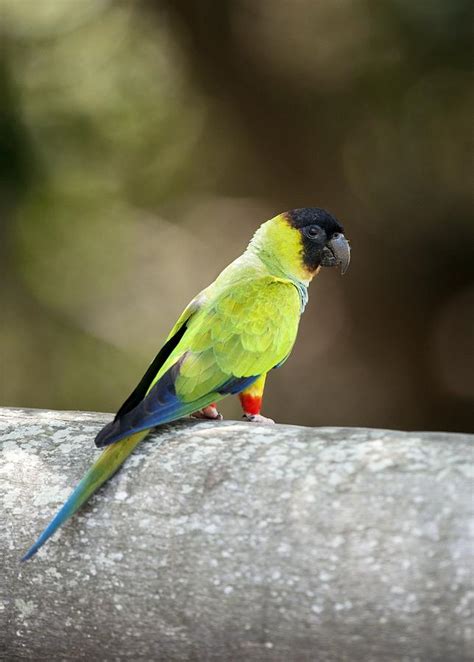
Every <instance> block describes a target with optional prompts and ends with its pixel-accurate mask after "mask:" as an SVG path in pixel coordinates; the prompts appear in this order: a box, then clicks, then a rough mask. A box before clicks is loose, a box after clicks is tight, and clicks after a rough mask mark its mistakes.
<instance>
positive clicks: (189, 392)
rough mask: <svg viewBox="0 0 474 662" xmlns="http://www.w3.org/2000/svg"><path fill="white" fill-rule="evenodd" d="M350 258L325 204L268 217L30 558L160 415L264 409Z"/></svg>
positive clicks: (172, 338) (165, 353)
mask: <svg viewBox="0 0 474 662" xmlns="http://www.w3.org/2000/svg"><path fill="white" fill-rule="evenodd" d="M349 261H350V248H349V244H348V242H347V240H346V238H345V237H344V229H343V227H342V225H341V224H340V223H339V221H338V220H337V219H336V218H334V216H332V215H331V214H329V213H328V212H327V211H325V210H323V209H319V208H316V207H311V208H303V209H293V210H291V211H288V212H285V213H282V214H279V215H278V216H275V217H274V218H272V219H271V220H269V221H267V222H265V223H263V224H262V225H261V226H260V227H259V229H258V230H257V231H256V232H255V234H254V236H253V238H252V239H251V241H250V243H249V245H248V247H247V249H246V250H245V252H244V253H243V254H242V255H241V256H240V257H238V258H237V259H236V260H235V261H234V262H232V263H231V264H230V265H229V266H228V267H227V268H226V269H224V271H222V273H221V274H219V276H218V277H217V278H216V280H215V281H214V282H213V283H212V284H211V285H209V287H207V288H206V289H205V290H203V291H202V292H200V293H199V294H198V295H197V296H196V297H195V298H194V299H193V300H192V301H191V303H190V304H189V305H188V307H187V308H186V309H185V310H184V312H183V313H182V315H181V316H180V317H179V319H178V321H177V322H176V324H175V325H174V327H173V329H172V330H171V332H170V334H169V336H168V338H167V339H166V342H165V344H164V345H163V347H162V348H161V349H160V351H159V352H158V354H157V355H156V357H155V359H154V360H153V362H152V363H151V364H150V366H149V368H148V370H147V371H146V373H145V375H144V376H143V378H142V380H141V381H140V383H139V384H138V386H137V387H136V389H135V390H134V391H133V392H132V394H131V395H130V396H129V397H128V398H127V400H126V401H125V402H124V404H123V405H122V406H121V407H120V409H119V410H118V412H117V414H116V416H115V418H114V420H113V421H111V422H110V423H108V424H107V425H106V426H105V427H104V428H103V429H102V430H101V431H100V432H99V433H98V435H97V437H96V440H95V443H96V445H97V446H98V447H100V448H102V447H106V448H105V450H104V451H103V453H102V455H101V456H100V457H99V459H98V460H97V462H96V463H95V464H94V465H93V466H92V467H91V468H90V469H89V471H88V472H87V473H86V474H85V476H84V478H83V479H82V480H81V482H80V483H79V484H78V486H77V487H76V489H75V490H74V491H73V493H72V494H71V496H70V497H69V498H68V500H67V501H66V503H65V504H64V505H63V506H62V508H61V509H60V510H59V511H58V513H57V514H56V516H55V517H54V518H53V520H52V521H51V522H50V524H49V525H48V526H47V527H46V529H45V530H44V531H43V533H42V534H41V535H40V537H39V538H38V540H37V541H36V542H35V543H34V545H33V546H32V547H31V548H30V549H29V550H28V551H27V552H26V554H25V555H24V556H23V559H22V560H27V559H29V558H31V557H32V556H33V555H34V554H35V553H36V552H37V551H38V549H39V548H40V547H41V546H42V545H43V544H44V543H45V542H46V540H48V538H49V537H50V536H51V535H52V534H53V533H54V532H55V531H56V529H58V528H59V527H60V526H61V524H63V523H64V522H65V521H66V520H67V519H68V518H69V517H71V516H72V515H73V514H74V513H75V512H76V511H77V510H78V509H79V508H80V507H81V506H82V505H83V504H84V503H85V502H86V501H87V500H88V499H89V497H90V496H91V495H92V494H93V493H94V492H95V491H96V490H97V489H98V488H99V487H100V486H101V485H102V484H103V483H104V482H105V481H106V480H107V479H108V478H110V477H111V476H112V475H113V474H114V473H115V472H116V471H117V469H118V468H119V467H120V466H121V465H122V463H123V462H124V461H125V459H126V458H127V457H128V455H130V453H131V452H132V451H133V449H134V448H135V446H136V445H137V444H138V443H139V442H140V441H141V440H142V439H144V437H146V435H147V434H148V433H149V432H150V430H151V429H152V428H154V427H155V426H156V425H159V424H162V423H169V422H170V421H174V420H176V419H178V418H181V417H183V416H187V415H190V414H193V415H196V416H198V417H204V418H211V419H219V418H222V417H221V416H220V414H219V413H218V411H217V409H216V403H217V402H218V401H219V400H221V399H222V398H224V397H226V396H228V395H233V394H239V397H240V401H241V404H242V408H243V411H244V418H245V419H246V420H248V421H251V422H256V423H273V421H271V419H268V418H265V417H264V416H262V415H261V414H260V409H261V402H262V395H263V389H264V386H265V379H266V375H267V373H268V371H269V370H272V369H273V368H277V367H279V366H281V365H282V363H284V362H285V361H286V359H287V358H288V356H289V354H290V352H291V349H292V347H293V344H294V342H295V339H296V334H297V331H298V324H299V320H300V316H301V313H302V312H303V310H304V308H305V306H306V303H307V301H308V291H307V289H308V285H309V283H310V281H311V280H312V278H313V277H314V276H315V275H316V274H317V273H318V271H319V270H320V268H321V267H332V266H336V265H341V268H342V273H344V272H345V271H346V269H347V268H348V266H349Z"/></svg>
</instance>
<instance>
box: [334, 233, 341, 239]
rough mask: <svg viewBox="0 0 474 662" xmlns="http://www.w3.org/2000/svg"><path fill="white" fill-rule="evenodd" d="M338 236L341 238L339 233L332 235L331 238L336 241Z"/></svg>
mask: <svg viewBox="0 0 474 662" xmlns="http://www.w3.org/2000/svg"><path fill="white" fill-rule="evenodd" d="M340 236H341V233H340V232H335V233H334V234H333V235H332V238H333V239H338V238H339V237H340Z"/></svg>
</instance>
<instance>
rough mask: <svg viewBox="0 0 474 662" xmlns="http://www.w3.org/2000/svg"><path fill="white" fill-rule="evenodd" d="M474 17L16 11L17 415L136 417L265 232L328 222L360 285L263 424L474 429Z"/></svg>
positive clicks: (405, 9)
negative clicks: (273, 221) (149, 385)
mask: <svg viewBox="0 0 474 662" xmlns="http://www.w3.org/2000/svg"><path fill="white" fill-rule="evenodd" d="M470 7H471V3H470V2H469V0H450V2H446V0H432V1H431V2H413V1H412V0H385V2H379V1H376V0H338V2H334V0H319V1H318V2H314V0H259V1H258V2H255V0H220V1H219V2H211V1H210V0H208V1H205V0H155V1H152V0H148V1H147V0H141V1H138V0H137V1H135V2H133V1H130V0H127V1H124V2H120V1H117V0H114V1H112V0H41V1H40V2H37V1H36V0H1V3H0V35H1V48H0V216H1V226H0V233H1V234H0V260H1V274H2V277H1V281H0V306H1V325H0V346H1V373H0V374H1V393H0V404H2V405H10V406H23V407H45V408H54V409H89V410H105V411H113V410H116V409H117V408H118V406H119V405H120V404H121V402H122V401H123V400H124V399H125V397H126V396H127V395H128V394H129V392H130V391H131V390H132V388H133V387H134V386H135V385H136V383H137V382H138V380H139V379H140V378H141V376H142V374H143V372H144V370H145V368H146V367H147V365H148V363H149V362H150V361H151V359H152V358H153V357H154V355H155V353H156V351H157V350H158V348H159V347H160V345H161V343H162V342H163V340H164V338H165V336H166V335H167V333H168V331H169V329H170V327H171V326H172V324H173V323H174V321H175V319H176V317H177V316H178V314H179V313H180V312H181V310H182V309H183V308H184V307H185V305H186V304H187V303H188V301H189V300H190V299H191V298H192V296H193V295H194V294H195V293H196V292H197V291H198V290H199V289H201V288H202V287H204V286H206V285H207V284H208V283H209V282H210V281H211V280H213V279H214V278H215V276H216V275H217V273H218V272H219V271H220V270H221V269H222V268H223V267H224V266H225V265H226V264H227V263H228V262H229V261H231V260H232V259H233V258H234V257H236V256H237V255H239V254H240V253H241V252H242V251H243V249H244V248H245V246H246V244H247V242H248V240H249V239H250V237H251V235H252V233H253V231H254V230H255V228H256V227H257V226H258V225H259V224H260V223H261V222H262V221H264V220H266V219H267V218H270V217H271V216H274V215H275V214H277V213H279V212H281V211H283V210H286V209H290V208H293V207H303V206H321V207H325V208H327V209H329V210H330V211H331V212H332V213H334V214H335V215H336V216H337V217H338V218H339V219H340V220H341V221H342V223H343V224H344V225H345V228H346V235H347V236H348V237H349V239H350V240H351V243H352V249H353V261H352V265H351V268H350V270H349V272H348V274H347V275H346V276H344V278H341V277H340V275H339V274H338V272H337V271H336V270H323V272H322V273H321V274H320V276H319V277H318V279H317V280H316V281H315V282H314V283H313V285H312V287H311V290H310V303H309V305H308V307H307V309H306V312H305V314H304V316H303V318H302V323H301V328H300V336H299V340H298V342H297V344H296V346H295V350H294V352H293V355H292V357H291V359H290V360H289V361H288V362H287V363H286V365H285V366H284V368H282V369H281V370H278V371H275V372H274V373H273V374H272V375H271V379H270V380H269V383H268V387H267V391H266V395H265V403H264V404H265V406H264V411H263V413H265V414H266V415H267V416H273V417H275V418H277V419H278V421H280V422H287V423H295V424H306V425H360V426H377V427H395V428H410V429H428V430H432V429H443V430H464V431H473V430H474V222H473V217H472V199H471V179H472V162H471V156H472V129H471V122H472V111H473V107H474V105H473V103H472V93H473V86H472V80H471V76H470V71H469V67H470V53H471V48H470V39H471V21H470ZM470 143H471V144H470ZM222 410H223V412H224V414H226V415H227V416H230V417H240V411H239V407H238V403H235V402H228V403H227V402H226V403H225V404H224V405H223V406H222Z"/></svg>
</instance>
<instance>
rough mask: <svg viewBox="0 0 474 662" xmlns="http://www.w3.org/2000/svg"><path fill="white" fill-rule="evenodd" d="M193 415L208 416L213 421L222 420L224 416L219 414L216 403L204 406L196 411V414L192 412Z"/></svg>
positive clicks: (197, 416)
mask: <svg viewBox="0 0 474 662" xmlns="http://www.w3.org/2000/svg"><path fill="white" fill-rule="evenodd" d="M191 416H192V417H193V418H207V419H211V420H212V421H222V419H223V418H224V417H223V416H222V414H219V412H218V411H217V409H216V405H209V406H208V407H204V409H200V410H199V411H195V412H194V414H191Z"/></svg>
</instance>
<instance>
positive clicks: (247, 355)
mask: <svg viewBox="0 0 474 662" xmlns="http://www.w3.org/2000/svg"><path fill="white" fill-rule="evenodd" d="M299 318H300V301H299V295H298V292H297V290H296V288H295V286H294V285H293V284H292V283H290V282H288V281H285V280H281V279H277V278H275V277H273V276H265V277H262V278H258V279H255V278H254V279H249V280H248V281H245V280H244V281H241V282H239V283H237V284H233V285H229V286H228V287H227V288H226V289H225V290H224V291H221V292H220V293H218V294H215V295H214V296H212V295H211V296H208V299H207V301H206V302H205V303H204V304H203V306H202V308H201V309H200V310H198V311H197V312H196V313H195V314H194V315H193V316H192V318H191V319H190V321H189V324H188V328H187V329H186V332H185V333H184V335H183V337H182V339H181V340H180V342H179V343H178V345H177V346H176V348H175V350H174V351H173V352H172V353H171V355H170V356H169V358H168V359H167V361H166V362H165V363H164V364H163V366H162V368H161V369H160V371H159V372H158V375H157V377H156V379H155V380H154V382H153V384H152V386H153V385H154V384H155V383H157V382H158V381H159V380H160V378H161V377H162V375H163V374H164V373H165V372H166V371H167V370H168V369H169V368H171V366H173V365H176V364H177V363H178V362H179V370H177V372H176V378H175V389H176V394H177V396H178V397H179V398H180V400H182V401H184V402H192V401H195V400H196V401H197V400H200V399H201V398H202V397H203V396H205V395H206V394H211V393H212V394H213V395H214V396H215V394H216V392H217V393H218V392H219V391H218V389H219V388H220V387H221V385H222V384H224V383H226V382H228V381H229V380H230V379H233V378H242V377H250V376H255V377H257V376H259V375H261V374H263V373H265V372H267V371H268V370H270V369H271V368H273V367H274V366H275V365H277V364H278V363H280V362H281V361H282V360H283V359H284V358H285V357H286V356H287V355H288V354H289V352H290V351H291V348H292V347H293V343H294V341H295V339H296V333H297V330H298V322H299ZM211 401H212V400H211Z"/></svg>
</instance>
